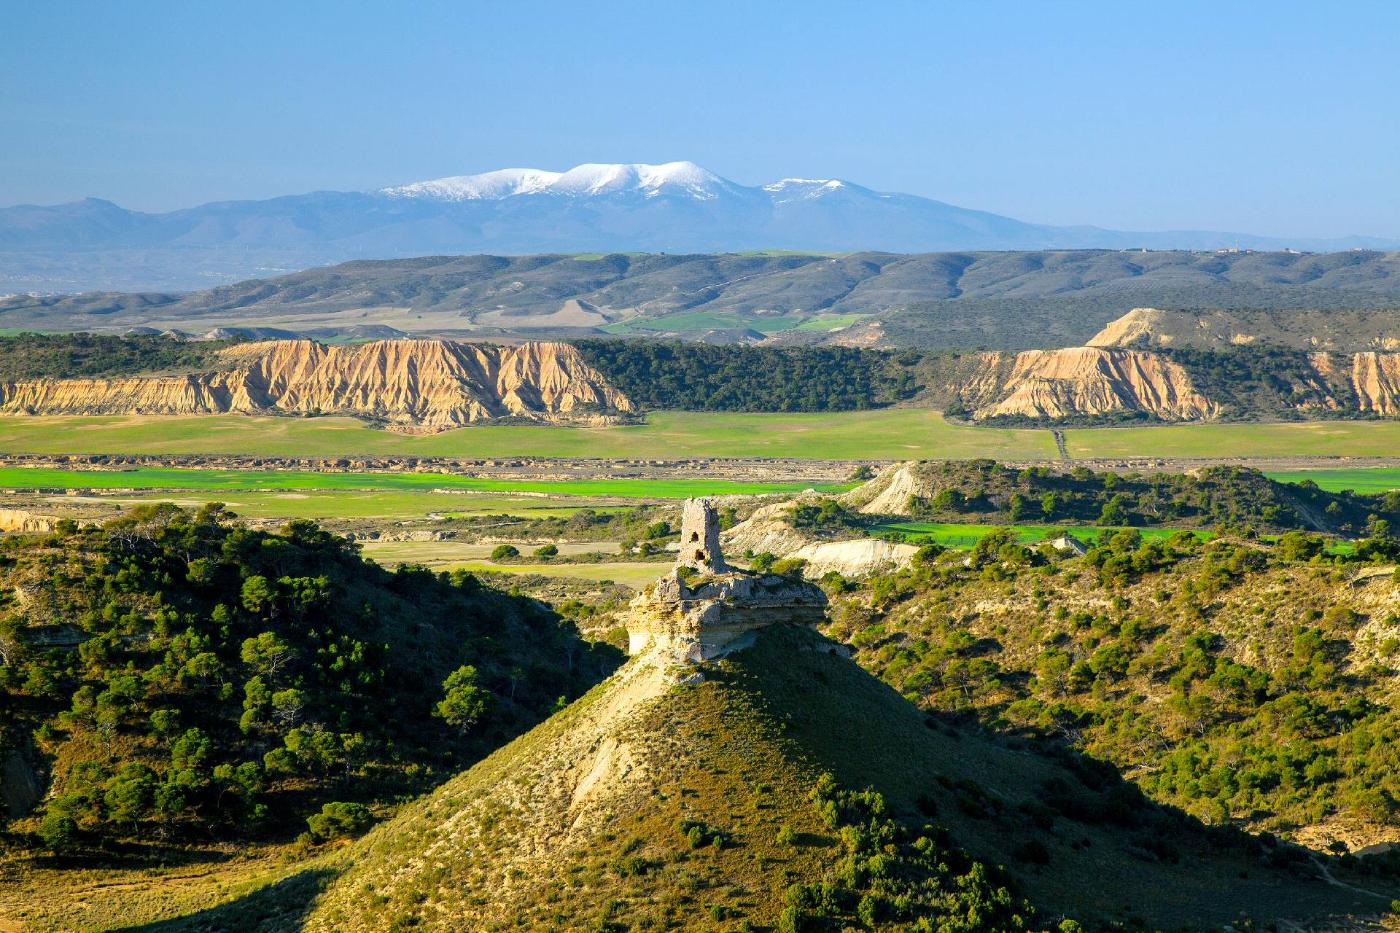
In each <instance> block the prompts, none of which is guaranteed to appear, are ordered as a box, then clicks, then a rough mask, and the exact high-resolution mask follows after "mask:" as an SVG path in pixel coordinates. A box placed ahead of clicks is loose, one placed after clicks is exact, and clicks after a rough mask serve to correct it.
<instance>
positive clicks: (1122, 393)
mask: <svg viewBox="0 0 1400 933" xmlns="http://www.w3.org/2000/svg"><path fill="white" fill-rule="evenodd" d="M958 395H959V396H960V398H961V399H962V401H963V404H964V405H965V406H966V407H967V408H968V409H970V410H971V412H972V416H973V418H975V419H978V420H981V419H985V418H994V417H998V416H1021V417H1027V418H1067V417H1072V416H1076V415H1107V414H1113V413H1117V412H1146V413H1147V414H1150V415H1152V416H1153V417H1156V418H1161V419H1163V420H1167V421H1188V420H1198V419H1205V418H1212V417H1214V416H1215V415H1216V414H1218V413H1219V406H1218V405H1217V404H1216V403H1215V402H1213V401H1211V400H1210V399H1208V398H1206V397H1205V396H1204V395H1202V394H1201V393H1200V392H1198V391H1196V388H1195V387H1194V386H1193V385H1192V384H1191V379H1190V378H1189V377H1188V376H1187V374H1186V371H1185V370H1184V369H1182V368H1181V366H1179V365H1178V364H1176V363H1174V362H1172V361H1171V360H1169V359H1167V358H1165V357H1163V356H1162V355H1160V354H1157V353H1151V352H1145V351H1140V350H1104V349H1099V348H1097V347H1068V348H1065V349H1063V350H1025V351H1022V352H1020V353H986V354H983V355H982V367H981V372H980V373H978V374H977V375H976V376H974V377H973V378H972V379H971V380H969V381H968V382H967V383H965V384H964V385H962V386H960V387H958Z"/></svg>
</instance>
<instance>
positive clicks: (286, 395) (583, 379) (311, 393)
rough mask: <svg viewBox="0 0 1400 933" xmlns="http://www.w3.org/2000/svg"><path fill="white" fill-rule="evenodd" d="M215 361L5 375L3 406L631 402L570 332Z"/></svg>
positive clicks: (355, 410) (532, 410)
mask: <svg viewBox="0 0 1400 933" xmlns="http://www.w3.org/2000/svg"><path fill="white" fill-rule="evenodd" d="M220 363H221V366H220V368H219V369H217V370H216V371H214V372H208V373H188V374H182V375H150V376H130V377H124V378H117V379H38V380H33V381H27V382H10V383H5V384H0V414H10V415H15V414H23V415H118V414H150V415H200V414H222V413H227V412H239V413H246V414H288V415H353V416H356V417H360V418H365V419H367V420H372V421H377V422H382V423H384V424H385V425H386V426H388V427H392V428H395V429H398V430H404V431H428V432H431V431H441V430H446V429H448V428H454V427H459V426H462V425H466V424H473V423H477V422H482V421H494V420H507V419H508V420H521V421H536V422H544V423H574V424H578V423H584V424H606V423H611V422H615V421H618V420H621V419H622V418H624V417H625V416H627V415H629V414H631V413H632V412H633V411H634V410H635V409H634V406H633V405H632V402H631V401H630V400H629V399H628V398H627V396H625V395H623V394H622V393H621V392H619V391H618V390H616V389H614V388H613V387H612V386H610V385H608V383H607V381H606V380H605V379H604V378H603V376H602V375H601V374H599V373H598V371H597V370H595V369H593V368H592V367H591V366H589V365H588V364H587V363H585V362H584V361H583V359H582V358H581V357H580V356H579V354H578V351H577V350H575V349H574V348H573V347H571V346H569V345H568V344H563V343H543V342H536V343H525V344H521V345H519V346H513V347H495V346H486V345H480V344H467V343H455V342H452V341H448V340H380V341H375V342H373V343H365V344H360V345H357V346H325V345H323V344H320V343H316V342H315V341H311V340H270V341H262V342H256V343H244V344H238V345H236V346H232V347H229V348H228V349H226V350H224V351H222V353H221V354H220Z"/></svg>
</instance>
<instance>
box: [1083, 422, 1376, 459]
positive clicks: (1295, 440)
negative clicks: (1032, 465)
mask: <svg viewBox="0 0 1400 933" xmlns="http://www.w3.org/2000/svg"><path fill="white" fill-rule="evenodd" d="M1065 443H1066V446H1067V447H1068V448H1069V454H1070V456H1071V457H1073V458H1074V459H1076V460H1079V459H1092V458H1098V457H1184V458H1191V457H1393V456H1396V455H1397V454H1400V421H1306V422H1290V423H1287V424H1171V425H1155V426H1151V427H1132V428H1083V429H1070V430H1067V431H1065Z"/></svg>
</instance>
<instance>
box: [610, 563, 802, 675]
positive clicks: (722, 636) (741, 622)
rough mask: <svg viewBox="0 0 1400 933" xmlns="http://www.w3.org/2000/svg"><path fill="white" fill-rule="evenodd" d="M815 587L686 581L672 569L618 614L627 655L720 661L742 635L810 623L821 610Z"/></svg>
mask: <svg viewBox="0 0 1400 933" xmlns="http://www.w3.org/2000/svg"><path fill="white" fill-rule="evenodd" d="M826 605H827V600H826V594H824V593H823V592H822V591H821V589H820V588H819V587H816V586H813V585H812V584H810V583H805V582H803V581H801V580H794V579H790V578H788V577H782V576H778V575H777V574H771V573H769V574H750V573H745V572H743V571H738V570H731V571H728V572H726V573H721V574H712V575H704V576H700V577H690V578H686V577H684V576H682V575H681V573H679V572H677V571H672V572H671V573H670V574H668V575H666V576H663V577H661V578H660V579H659V580H656V581H655V582H654V583H652V584H650V585H649V586H648V587H647V588H646V589H644V590H643V591H642V592H641V593H640V594H639V595H638V596H637V597H636V598H635V599H633V600H632V602H631V603H629V604H628V606H627V609H626V610H624V611H623V613H622V614H621V621H622V623H623V624H624V625H625V626H626V627H627V650H628V653H629V654H634V655H635V654H640V653H642V652H644V651H659V652H662V653H665V654H668V655H670V656H671V657H672V658H673V660H675V661H678V662H683V661H688V662H695V661H702V660H710V659H713V658H718V657H722V656H724V655H725V654H728V653H729V652H731V651H737V650H739V649H740V648H743V647H746V646H747V645H748V644H749V643H750V641H749V639H748V637H747V636H748V635H749V634H750V633H752V632H754V631H756V630H758V629H761V628H765V627H767V626H769V625H776V624H778V623H782V622H795V623H799V624H803V625H816V624H817V623H819V622H820V621H821V620H822V615H823V613H824V612H825V611H826Z"/></svg>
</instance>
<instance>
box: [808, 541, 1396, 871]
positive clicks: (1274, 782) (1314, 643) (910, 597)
mask: <svg viewBox="0 0 1400 933" xmlns="http://www.w3.org/2000/svg"><path fill="white" fill-rule="evenodd" d="M1323 551H1324V541H1323V539H1322V538H1321V537H1319V536H1316V535H1311V534H1307V533H1304V532H1297V531H1294V532H1289V533H1287V534H1284V535H1283V536H1281V537H1280V538H1278V540H1277V541H1276V542H1275V543H1273V544H1264V543H1261V542H1256V541H1247V540H1240V539H1231V538H1220V539H1216V540H1212V541H1208V542H1203V541H1201V540H1199V539H1198V538H1197V537H1196V536H1194V535H1191V534H1189V533H1181V534H1177V535H1174V536H1173V537H1171V538H1169V539H1166V540H1160V539H1159V540H1155V541H1145V540H1143V538H1142V536H1141V535H1140V534H1139V533H1138V532H1136V531H1134V530H1125V531H1120V532H1117V533H1114V534H1111V535H1109V534H1105V535H1103V536H1102V538H1101V539H1100V540H1099V541H1098V542H1097V543H1096V544H1095V545H1094V546H1093V547H1091V548H1090V549H1089V552H1088V554H1087V555H1086V556H1085V557H1083V558H1082V559H1073V560H1063V559H1061V558H1060V557H1059V556H1058V555H1055V554H1054V552H1053V551H1048V550H1044V549H1041V550H1037V549H1033V548H1031V547H1028V546H1026V545H1023V544H1019V543H1017V542H1016V540H1015V538H1014V536H1013V535H1012V534H1011V533H1010V532H1005V531H1004V532H1001V533H993V534H990V535H988V536H986V537H984V538H982V539H981V540H980V541H978V543H977V544H976V546H975V547H974V548H973V549H972V550H971V551H970V552H969V553H968V554H967V557H966V558H962V557H956V556H954V555H952V554H945V555H939V554H938V553H937V548H936V547H935V548H926V549H925V551H924V552H921V557H920V559H919V560H918V561H916V563H915V565H914V566H912V567H910V568H908V569H906V570H904V571H901V572H898V573H894V574H889V575H886V576H882V577H879V578H876V579H874V580H873V581H871V583H870V586H869V589H868V590H867V589H863V590H859V591H857V592H856V593H854V594H849V595H845V596H841V597H839V598H838V606H837V607H836V609H835V610H834V612H833V616H832V617H833V619H834V622H833V624H832V628H831V632H832V634H834V635H836V636H838V637H840V638H842V639H844V640H849V641H850V643H851V644H852V645H854V646H855V647H856V648H857V655H856V657H857V659H858V660H859V661H860V662H861V663H862V664H863V665H865V666H866V667H868V668H869V669H871V670H872V671H874V672H876V673H877V674H879V675H880V676H881V677H882V678H883V679H885V680H887V681H889V682H890V683H891V684H893V685H895V686H896V687H898V688H899V689H900V690H901V691H902V692H903V693H904V694H905V695H906V696H908V697H910V698H911V699H914V700H916V701H917V702H919V703H921V704H924V705H925V706H927V707H929V708H931V709H939V710H960V711H962V712H963V713H964V714H965V715H966V716H968V717H970V718H975V719H977V720H978V721H981V722H983V723H985V724H987V725H989V726H992V727H995V728H998V729H1013V730H1025V731H1026V732H1027V733H1029V734H1033V735H1040V736H1044V737H1046V738H1047V739H1050V740H1054V741H1060V742H1065V743H1067V744H1069V745H1072V746H1074V747H1076V748H1079V749H1082V750H1084V751H1087V752H1089V753H1091V754H1093V755H1094V756H1096V757H1099V758H1103V759H1105V760H1108V761H1111V762H1113V763H1114V764H1115V765H1117V766H1118V767H1119V768H1121V769H1123V771H1124V773H1125V774H1127V775H1128V776H1129V777H1131V778H1132V779H1133V780H1134V781H1135V782H1136V783H1137V784H1138V785H1139V786H1141V787H1142V788H1143V790H1144V791H1145V792H1146V793H1148V794H1149V795H1150V796H1152V797H1154V798H1155V799H1157V800H1159V801H1161V802H1163V803H1169V804H1173V805H1176V806H1180V807H1182V808H1183V809H1185V810H1187V811H1188V812H1191V813H1193V814H1195V815H1197V816H1199V817H1201V818H1203V819H1206V820H1208V821H1210V822H1213V823H1230V822H1235V823H1239V824H1241V825H1247V826H1251V827H1255V828H1259V829H1269V830H1273V831H1278V832H1285V833H1291V832H1294V831H1297V830H1300V829H1304V828H1307V827H1327V828H1328V829H1327V832H1330V833H1331V834H1332V838H1333V839H1334V840H1342V847H1341V849H1342V851H1345V849H1346V845H1347V843H1346V842H1345V840H1348V839H1350V840H1352V842H1353V843H1360V844H1367V843H1369V842H1371V841H1376V840H1381V839H1386V838H1393V837H1394V836H1395V835H1396V833H1397V831H1400V783H1397V780H1396V775H1397V774H1400V758H1397V757H1396V752H1395V749H1394V748H1393V743H1391V742H1390V741H1389V740H1388V739H1387V738H1386V737H1387V736H1390V735H1394V734H1395V733H1396V730H1397V729H1400V718H1397V712H1396V710H1395V709H1394V707H1393V696H1394V689H1395V685H1396V683H1397V678H1398V677H1400V674H1398V673H1397V669H1400V578H1397V577H1396V575H1395V573H1394V571H1393V565H1394V562H1395V561H1396V560H1397V558H1400V542H1397V540H1396V538H1395V537H1394V535H1393V533H1392V532H1391V530H1390V528H1389V526H1388V525H1386V524H1384V523H1382V524H1381V525H1379V526H1378V527H1377V528H1376V529H1375V533H1374V534H1373V535H1372V536H1371V537H1369V538H1367V539H1364V540H1362V541H1360V542H1359V543H1358V544H1357V546H1356V548H1355V551H1354V553H1353V554H1352V555H1350V556H1348V557H1335V556H1328V555H1325V554H1324V553H1323ZM1324 835H1325V833H1324Z"/></svg>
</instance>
